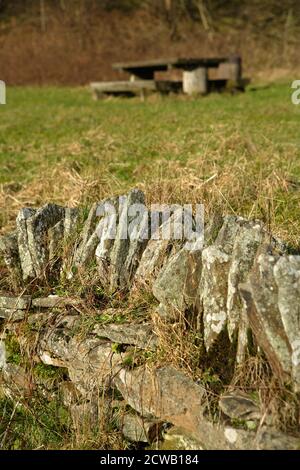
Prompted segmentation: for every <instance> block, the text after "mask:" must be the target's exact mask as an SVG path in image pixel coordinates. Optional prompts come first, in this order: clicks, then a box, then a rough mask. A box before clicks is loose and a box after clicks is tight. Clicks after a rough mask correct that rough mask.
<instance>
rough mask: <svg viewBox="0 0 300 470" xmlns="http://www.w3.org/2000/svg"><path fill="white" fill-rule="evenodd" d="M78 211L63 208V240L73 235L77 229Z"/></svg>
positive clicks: (71, 208)
mask: <svg viewBox="0 0 300 470" xmlns="http://www.w3.org/2000/svg"><path fill="white" fill-rule="evenodd" d="M78 216H79V211H78V209H77V208H76V207H74V208H73V207H66V208H65V219H64V239H65V240H67V238H68V237H69V236H70V235H71V234H72V233H74V231H75V229H76V227H77V221H78Z"/></svg>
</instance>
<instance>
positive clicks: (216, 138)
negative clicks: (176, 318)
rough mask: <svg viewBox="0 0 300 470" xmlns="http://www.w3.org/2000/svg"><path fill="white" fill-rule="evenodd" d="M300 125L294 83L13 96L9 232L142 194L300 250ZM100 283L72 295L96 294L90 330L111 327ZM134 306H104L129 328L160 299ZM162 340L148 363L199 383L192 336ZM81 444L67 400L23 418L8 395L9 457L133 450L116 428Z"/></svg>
mask: <svg viewBox="0 0 300 470" xmlns="http://www.w3.org/2000/svg"><path fill="white" fill-rule="evenodd" d="M299 117H300V107H297V106H294V105H292V103H291V89H290V84H289V83H288V82H286V83H276V84H272V85H265V86H263V85H260V86H257V87H255V86H252V87H250V88H249V89H248V90H247V92H246V93H244V94H238V95H234V96H231V95H229V94H223V95H217V94H212V95H210V96H207V97H205V98H201V99H196V98H183V97H178V96H175V97H171V96H170V97H156V96H149V97H147V98H146V99H145V101H140V100H139V99H138V98H135V99H121V98H120V99H116V98H115V99H107V100H103V101H93V100H92V98H91V94H90V92H89V90H88V89H85V88H73V89H72V88H46V87H45V88H9V89H8V93H7V105H6V106H0V233H1V232H2V233H5V232H7V231H9V230H11V229H12V228H13V227H14V224H15V217H16V215H17V212H18V210H19V208H20V207H23V206H34V207H37V206H41V205H42V204H43V203H46V202H50V201H51V202H56V203H61V204H65V205H69V206H75V205H81V206H83V207H84V206H88V205H89V204H91V203H92V202H94V201H96V200H100V199H101V198H103V197H105V196H107V195H112V194H122V193H124V192H126V191H127V190H129V189H130V188H132V187H139V188H141V189H143V190H144V191H145V192H146V195H147V199H148V202H156V203H158V202H163V203H167V202H173V203H180V202H181V203H196V202H201V203H204V204H205V209H206V216H207V217H209V215H210V214H212V213H214V212H219V213H220V212H221V213H223V214H239V215H243V216H245V217H249V218H255V217H256V218H260V219H263V220H264V222H265V223H266V225H267V226H269V228H270V229H271V230H272V231H273V232H274V233H275V234H276V235H278V236H280V237H281V238H282V239H284V240H286V241H288V242H289V243H290V244H291V246H292V247H293V248H295V249H299V246H300V242H299V229H300V204H299V202H300V198H299V191H300V153H299V150H300V135H299V122H300V121H299ZM95 283H97V279H94V281H93V282H87V283H86V285H84V283H83V285H82V286H80V288H79V287H78V286H77V284H74V286H73V288H75V291H74V292H75V293H76V295H77V296H78V297H79V298H80V297H81V296H82V290H84V289H85V290H86V291H85V294H84V295H85V297H84V296H83V297H84V298H85V300H84V302H83V303H82V305H84V309H83V314H82V324H83V328H85V330H84V331H88V328H89V325H91V324H94V322H97V321H103V315H101V316H100V317H101V318H98V317H97V316H95V315H94V314H93V311H94V310H95V309H94V310H93V308H94V307H93V305H92V303H91V302H92V300H93V299H94V298H95V295H96V294H95V292H97V288H98V285H97V284H95ZM87 286H88V287H87ZM59 288H61V286H59ZM68 289H72V285H70V286H68ZM80 289H81V290H80ZM70 292H71V294H72V295H74V292H73V291H68V292H67V293H68V294H69V293H70ZM47 293H49V292H47ZM56 293H59V292H58V291H57V290H56ZM92 294H93V295H92ZM136 295H137V296H136V298H134V297H133V298H129V299H126V300H125V299H124V298H122V296H121V297H120V298H119V297H118V296H116V298H106V299H105V302H106V304H107V306H108V307H109V306H112V307H116V306H117V307H120V311H121V312H122V316H121V318H110V320H112V321H123V320H124V318H126V319H127V320H128V318H131V317H132V315H134V316H135V317H136V316H137V315H139V314H140V312H142V314H145V312H146V314H147V315H148V316H149V315H150V313H149V311H150V310H151V305H152V303H153V299H148V298H147V297H146V296H145V295H144V294H142V295H141V294H140V295H138V294H136ZM89 296H90V297H89ZM89 298H90V300H91V302H90V301H89ZM81 300H82V299H81ZM104 320H105V318H104ZM155 331H159V334H160V341H161V350H159V352H158V353H157V357H156V356H154V357H149V358H148V357H147V358H145V360H147V361H148V360H149V361H160V360H163V361H165V359H166V355H167V356H168V360H170V358H171V357H172V361H173V362H175V363H176V364H177V366H178V367H183V368H185V369H186V368H187V372H188V373H189V374H191V375H192V376H193V375H194V374H196V375H195V376H197V374H198V366H199V363H200V359H199V357H200V356H199V355H200V354H201V350H200V349H199V347H197V343H196V336H195V337H194V336H192V335H193V332H191V336H189V335H188V334H187V333H186V332H185V334H184V335H183V334H182V330H181V326H180V325H179V326H178V328H177V329H174V328H173V326H172V327H171V328H168V327H167V326H166V325H161V324H158V325H156V324H155ZM27 333H28V334H31V332H30V331H29V332H27ZM6 342H7V341H6ZM33 343H34V341H33ZM8 344H9V350H8V353H9V361H10V363H12V364H16V365H19V364H21V365H22V366H23V367H25V369H26V370H27V371H29V372H30V380H32V383H40V382H41V380H42V383H44V382H45V381H46V384H47V383H48V382H49V381H50V383H51V386H52V387H53V384H54V385H55V386H58V384H59V383H60V381H61V375H60V373H61V372H60V369H58V370H55V368H52V367H51V366H44V365H42V364H38V365H34V364H33V363H31V362H32V361H31V362H30V361H29V363H28V362H26V360H27V361H28V359H26V354H24V352H23V351H22V350H21V349H20V347H19V346H18V344H17V343H16V342H14V341H11V342H8ZM170 344H171V345H172V353H171V354H170V353H168V351H169V346H170ZM160 354H161V356H160ZM225 366H226V364H225ZM225 366H224V367H225ZM254 367H255V368H257V364H256V363H255V364H254ZM225 368H226V367H225ZM251 370H252V369H251ZM220 374H221V372H220ZM244 375H245V374H244V373H243V377H244ZM246 375H247V374H246ZM220 377H221V378H219V377H218V376H216V375H215V374H214V375H211V371H210V369H208V370H207V371H205V372H204V374H202V375H201V378H202V380H203V383H204V385H205V384H206V385H205V386H208V387H211V388H212V390H213V391H214V392H215V391H216V390H218V391H219V389H218V387H220V384H221V383H222V380H223V378H222V376H221V375H220ZM271 379H272V378H269V379H268V380H271ZM205 381H206V382H205ZM270 384H271V382H267V386H266V383H265V382H264V383H263V385H264V387H265V388H266V389H267V390H269V391H270V396H272V397H273V398H272V400H273V401H274V400H275V402H276V403H275V404H276V409H277V408H278V409H282V410H283V414H284V413H285V414H286V415H287V416H288V418H286V416H284V419H285V420H284V419H283V418H282V416H281V415H280V414H278V417H279V418H278V419H279V421H280V422H285V421H287V422H288V419H289V417H290V415H289V412H288V411H287V410H289V409H291V410H292V411H293V407H292V405H291V406H290V408H287V406H285V407H283V406H282V403H284V404H285V405H286V401H282V400H281V397H280V396H279V398H278V394H277V395H276V393H277V392H276V393H275V392H274V390H273V389H272V387H271V385H270ZM222 386H223V385H222ZM214 387H216V390H215V388H214ZM46 388H47V387H46ZM273 392H274V393H273ZM274 397H275V398H274ZM276 400H277V401H276ZM280 400H281V401H280ZM290 401H291V400H290ZM291 403H292V404H293V402H292V401H291ZM274 406H275V405H274ZM290 414H291V416H292V418H291V421H293V420H294V415H293V414H292V412H291V413H290ZM293 422H294V421H293ZM77 434H78V433H77V431H76V432H74V427H73V425H72V422H71V421H70V416H69V414H68V412H67V410H66V408H65V407H64V406H63V405H62V403H61V401H60V400H50V401H49V402H47V400H45V397H44V395H43V394H41V393H34V394H32V396H30V397H24V399H23V400H22V407H20V406H17V405H15V404H14V403H13V402H12V401H11V400H9V399H8V398H6V397H4V396H0V448H1V449H57V448H63V449H74V448H85V449H86V448H88V449H91V448H96V449H100V448H101V449H126V448H128V443H127V442H126V441H124V439H122V437H121V435H120V433H119V431H117V430H116V429H115V427H114V424H113V422H110V421H109V420H104V422H103V423H101V426H99V429H97V431H95V433H92V435H90V434H89V433H88V434H84V432H80V433H79V434H78V435H77Z"/></svg>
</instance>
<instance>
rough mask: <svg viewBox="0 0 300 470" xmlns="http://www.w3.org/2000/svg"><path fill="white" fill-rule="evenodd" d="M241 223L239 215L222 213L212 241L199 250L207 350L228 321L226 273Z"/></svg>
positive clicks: (242, 221)
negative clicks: (221, 220) (220, 224)
mask: <svg viewBox="0 0 300 470" xmlns="http://www.w3.org/2000/svg"><path fill="white" fill-rule="evenodd" d="M243 223H245V219H242V218H241V217H235V216H226V217H224V221H223V225H222V227H221V229H220V231H219V233H218V235H217V237H216V239H215V242H214V244H213V245H211V246H208V247H207V248H205V249H204V250H203V252H202V275H201V280H200V284H199V296H200V303H201V305H202V313H203V324H204V342H205V346H206V348H207V350H209V349H210V348H211V346H212V345H213V343H214V342H215V341H216V339H217V338H218V336H219V335H220V333H221V332H222V331H223V330H224V328H225V327H226V325H227V293H228V275H229V269H230V265H231V259H232V251H233V247H234V243H235V240H236V237H237V235H238V233H239V230H240V228H241V225H242V224H243Z"/></svg>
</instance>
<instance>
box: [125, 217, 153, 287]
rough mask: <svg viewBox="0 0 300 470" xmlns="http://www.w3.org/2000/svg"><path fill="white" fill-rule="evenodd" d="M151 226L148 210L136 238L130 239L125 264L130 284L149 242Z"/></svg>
mask: <svg viewBox="0 0 300 470" xmlns="http://www.w3.org/2000/svg"><path fill="white" fill-rule="evenodd" d="M149 228H150V219H149V214H148V211H147V212H146V213H145V214H143V216H142V220H141V221H140V223H139V224H138V226H137V231H136V234H135V236H134V238H131V239H130V243H129V248H128V254H127V257H126V260H125V264H124V277H125V278H126V282H127V284H128V285H130V284H131V282H132V280H133V277H134V275H135V273H136V270H137V268H138V266H139V263H140V260H141V257H142V254H143V251H144V250H145V248H146V246H147V243H148V238H147V237H148V232H149Z"/></svg>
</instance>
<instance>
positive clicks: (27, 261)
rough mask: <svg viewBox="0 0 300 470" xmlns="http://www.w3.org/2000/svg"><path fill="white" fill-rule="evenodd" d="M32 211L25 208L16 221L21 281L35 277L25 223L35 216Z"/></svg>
mask: <svg viewBox="0 0 300 470" xmlns="http://www.w3.org/2000/svg"><path fill="white" fill-rule="evenodd" d="M35 212H36V211H35V210H34V209H30V208H29V207H25V208H23V209H21V210H20V212H19V213H18V216H17V219H16V225H17V234H18V249H19V257H20V263H21V269H22V275H23V280H24V281H27V280H28V279H32V278H34V277H35V269H34V264H33V260H32V256H31V253H30V250H29V242H28V234H27V222H28V220H29V219H30V217H32V216H33V215H34V214H35Z"/></svg>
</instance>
